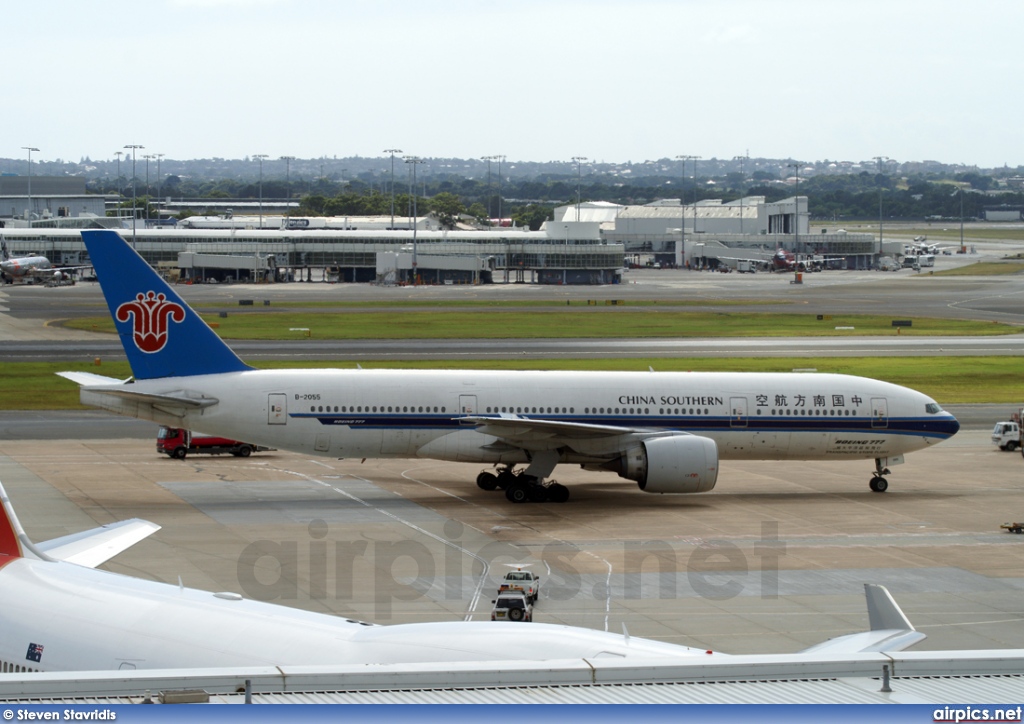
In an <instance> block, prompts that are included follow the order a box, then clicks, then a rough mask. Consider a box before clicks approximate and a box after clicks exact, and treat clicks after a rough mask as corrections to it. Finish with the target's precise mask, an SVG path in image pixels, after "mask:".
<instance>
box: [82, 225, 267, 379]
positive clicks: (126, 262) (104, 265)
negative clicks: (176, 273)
mask: <svg viewBox="0 0 1024 724" xmlns="http://www.w3.org/2000/svg"><path fill="white" fill-rule="evenodd" d="M82 241H84V242H85V247H86V249H88V251H89V259H90V261H91V263H92V266H93V268H95V269H96V277H97V278H98V279H99V281H100V287H101V288H102V290H103V296H104V297H105V298H106V300H107V306H108V307H109V308H110V314H111V316H112V317H113V318H114V324H115V326H116V327H117V333H118V335H119V336H120V338H121V345H122V346H123V347H124V351H125V354H126V355H127V356H128V363H129V364H130V365H131V368H132V374H133V375H134V376H135V379H137V380H148V379H154V378H161V377H185V376H191V375H206V374H216V373H220V372H241V371H243V370H248V369H251V368H250V367H249V366H248V365H246V364H245V363H244V362H242V360H240V359H239V358H238V356H237V355H236V354H235V353H234V352H233V351H231V348H230V347H228V346H227V345H226V344H224V342H223V341H222V340H221V339H220V337H218V336H217V334H216V333H215V332H214V331H213V330H212V329H210V327H209V325H207V324H206V322H204V321H203V319H202V318H201V317H200V316H199V315H198V314H196V313H195V311H193V310H192V309H191V308H190V307H189V306H188V305H187V304H186V303H185V302H184V301H183V300H182V299H181V297H179V296H178V294H177V293H176V292H175V291H174V290H173V289H171V287H170V286H169V285H168V284H167V282H165V281H164V280H163V279H161V278H160V276H159V275H158V274H157V273H156V272H155V271H153V269H152V267H150V266H149V264H148V263H146V260H145V259H143V258H142V257H141V256H139V254H138V252H136V251H135V250H134V249H132V248H131V247H130V246H129V245H128V244H127V243H126V242H125V241H124V239H122V238H121V237H120V236H119V235H118V233H117V232H116V231H111V230H109V229H103V230H92V231H83V232H82Z"/></svg>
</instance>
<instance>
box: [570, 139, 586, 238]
mask: <svg viewBox="0 0 1024 724" xmlns="http://www.w3.org/2000/svg"><path fill="white" fill-rule="evenodd" d="M572 160H573V161H575V162H576V222H577V223H579V220H580V185H581V183H582V181H583V162H584V161H587V160H589V159H588V158H587V157H586V156H573V157H572Z"/></svg>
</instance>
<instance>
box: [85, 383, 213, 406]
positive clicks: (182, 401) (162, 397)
mask: <svg viewBox="0 0 1024 724" xmlns="http://www.w3.org/2000/svg"><path fill="white" fill-rule="evenodd" d="M82 392H92V393H95V394H100V395H111V396H113V397H122V398H124V399H126V400H132V401H133V402H142V403H145V404H148V405H160V406H162V407H176V408H177V407H187V408H190V409H196V410H200V409H203V408H204V407H210V406H212V405H216V404H217V403H218V402H219V400H218V399H217V398H216V397H193V396H191V394H190V393H188V392H187V391H185V390H181V391H176V392H170V393H167V394H157V393H154V392H136V391H135V390H132V389H130V388H128V387H118V388H111V387H109V386H106V385H105V386H103V387H83V388H82Z"/></svg>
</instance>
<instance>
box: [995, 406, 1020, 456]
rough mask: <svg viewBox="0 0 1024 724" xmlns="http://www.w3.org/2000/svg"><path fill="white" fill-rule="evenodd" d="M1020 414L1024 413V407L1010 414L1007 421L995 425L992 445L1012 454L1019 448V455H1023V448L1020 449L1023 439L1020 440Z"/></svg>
mask: <svg viewBox="0 0 1024 724" xmlns="http://www.w3.org/2000/svg"><path fill="white" fill-rule="evenodd" d="M1022 413H1024V407H1022V408H1019V409H1018V410H1017V411H1016V412H1014V413H1012V414H1011V415H1010V419H1009V420H1005V421H1003V422H997V423H996V426H995V427H994V428H992V444H993V445H995V446H996V447H997V448H999V449H1000V450H1006V451H1007V452H1013V451H1014V450H1017V449H1018V448H1019V449H1020V451H1021V454H1022V455H1024V447H1022V445H1024V439H1021V418H1020V416H1021V414H1022Z"/></svg>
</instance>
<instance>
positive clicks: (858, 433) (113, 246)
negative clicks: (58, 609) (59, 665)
mask: <svg viewBox="0 0 1024 724" xmlns="http://www.w3.org/2000/svg"><path fill="white" fill-rule="evenodd" d="M82 238H83V239H84V240H85V245H86V247H87V248H88V250H89V255H90V258H91V262H92V264H93V266H94V267H95V269H96V274H97V276H98V278H99V280H100V284H101V286H102V288H103V293H104V295H105V297H106V300H107V304H108V306H109V307H110V312H111V314H112V315H113V317H114V320H115V324H116V326H117V331H118V334H119V335H120V337H121V341H122V344H123V345H124V349H125V352H126V354H127V355H128V360H129V363H130V364H131V368H132V374H133V378H132V379H130V380H128V381H126V382H123V381H121V380H117V379H113V378H109V377H102V376H99V375H94V374H89V373H83V372H64V373H61V374H62V375H63V376H64V377H67V378H68V379H71V380H73V381H75V382H77V383H78V384H80V385H82V389H81V399H82V402H83V403H85V404H87V405H93V406H96V407H101V408H104V409H107V410H111V411H113V412H116V413H119V414H122V415H128V416H131V417H137V418H140V419H144V420H152V421H154V422H158V423H161V424H164V425H170V426H173V427H184V428H190V429H197V430H202V431H203V432H204V433H207V434H213V435H219V436H223V437H229V438H232V439H236V440H245V441H246V442H251V443H255V444H258V445H266V446H269V447H276V448H281V449H287V450H293V451H296V452H301V453H306V454H311V455H323V456H329V457H338V458H385V457H393V458H416V457H419V458H430V459H435V460H449V461H457V462H467V463H475V464H477V465H480V464H484V465H488V466H491V468H492V470H493V472H492V471H491V470H485V471H483V472H481V473H479V475H477V477H476V482H477V485H479V486H480V487H481V488H483V489H485V490H495V489H502V490H504V492H505V496H506V497H507V498H508V500H510V501H512V502H517V503H520V502H527V501H538V502H539V501H553V502H564V501H565V500H566V499H568V497H569V490H568V488H566V487H565V486H563V485H561V484H559V483H556V482H553V481H552V480H551V479H550V476H551V474H552V472H553V471H554V469H555V467H556V466H557V465H558V464H560V463H564V464H575V465H580V466H582V467H583V468H585V469H587V470H594V471H612V472H615V473H618V474H619V475H620V476H622V477H624V478H628V479H630V480H634V481H636V482H637V484H638V485H639V488H640V490H642V491H644V492H647V493H700V492H706V491H708V490H711V489H712V488H713V487H714V486H715V482H716V481H717V479H718V469H719V460H873V461H874V464H875V472H874V474H873V476H872V477H871V482H870V487H871V489H872V490H874V491H876V492H884V491H885V490H886V489H887V488H888V485H889V484H888V482H887V480H886V478H885V477H884V475H886V474H888V473H889V470H888V468H889V466H890V465H894V464H898V463H902V462H903V456H904V455H905V454H906V453H909V452H913V451H915V450H921V449H923V448H927V447H930V446H931V445H935V444H936V443H939V442H942V441H943V440H946V439H947V438H949V437H951V436H953V435H954V434H956V432H957V430H958V429H959V427H960V425H959V423H958V422H957V421H956V419H955V418H954V417H953V416H952V415H951V414H949V413H948V412H945V411H943V410H942V408H941V407H940V406H939V405H938V404H937V403H936V402H935V401H934V400H932V399H931V398H929V397H927V396H926V395H923V394H921V393H919V392H916V391H914V390H911V389H908V388H906V387H900V386H898V385H893V384H889V383H886V382H880V381H878V380H872V379H867V378H863V377H853V376H848V375H834V374H812V373H772V374H768V373H717V372H534V371H524V372H509V371H499V372H495V371H475V370H444V371H426V370H424V371H414V370H363V369H315V370H312V369H303V370H257V369H253V368H252V367H250V366H248V365H246V364H245V363H243V362H242V361H241V360H240V359H239V358H238V357H237V356H236V355H235V353H234V352H233V351H232V350H231V349H230V348H229V347H228V346H227V345H226V344H224V342H223V341H222V340H221V339H220V338H219V337H218V336H217V335H216V333H214V332H213V330H211V329H210V327H209V326H207V324H206V323H205V322H204V321H203V320H202V319H201V318H200V317H199V315H198V314H196V313H195V312H194V311H193V310H192V309H190V308H189V307H188V305H187V304H185V302H184V301H183V300H182V299H181V298H180V297H179V296H178V295H177V294H176V293H175V292H174V290H173V289H171V288H170V287H169V286H168V285H167V284H166V283H165V282H164V281H163V280H162V279H161V278H160V277H159V276H158V275H157V274H156V273H155V272H154V271H153V270H152V269H151V268H150V266H149V265H148V264H147V263H146V262H145V260H143V259H142V257H140V256H139V255H138V254H137V253H136V252H135V251H134V250H133V249H132V248H131V247H130V246H129V245H128V244H127V243H125V242H124V240H122V239H121V237H120V236H119V235H118V234H117V233H116V232H114V231H83V232H82Z"/></svg>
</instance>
